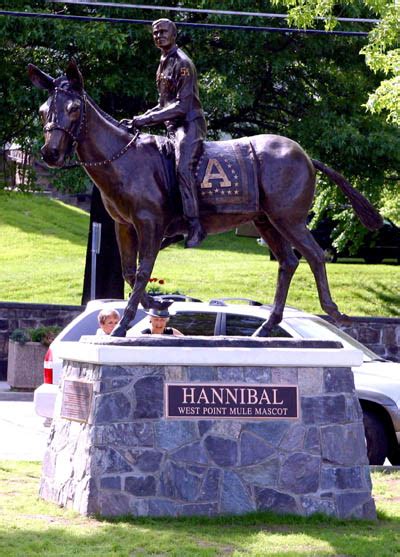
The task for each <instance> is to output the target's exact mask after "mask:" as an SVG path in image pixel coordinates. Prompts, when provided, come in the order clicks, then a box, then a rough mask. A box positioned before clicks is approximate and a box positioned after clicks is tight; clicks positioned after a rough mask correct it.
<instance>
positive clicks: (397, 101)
mask: <svg viewBox="0 0 400 557" xmlns="http://www.w3.org/2000/svg"><path fill="white" fill-rule="evenodd" d="M272 3H273V4H274V5H276V6H279V7H280V6H282V5H283V6H285V7H287V8H288V9H289V22H290V24H292V25H296V26H300V27H303V28H306V27H314V26H315V24H316V19H315V18H316V17H322V18H326V19H325V28H326V29H334V28H335V27H337V25H338V21H337V12H338V10H339V8H340V7H344V8H347V9H349V10H350V12H353V13H354V14H355V15H356V16H357V15H359V13H360V6H361V9H362V10H363V11H364V13H365V14H366V16H367V17H368V16H369V17H378V18H380V21H379V23H377V24H376V25H374V27H373V28H372V30H371V31H370V33H369V37H368V43H367V44H366V45H365V46H364V47H363V48H362V49H361V51H360V52H361V54H363V55H364V56H365V61H366V64H367V65H368V66H369V67H370V68H371V69H372V70H373V71H374V72H376V73H378V74H379V75H381V76H382V74H383V75H384V76H385V78H384V79H381V81H380V83H379V85H378V86H377V88H376V89H375V91H374V92H371V93H370V96H369V99H368V102H367V107H368V109H369V110H370V111H371V112H381V111H385V112H386V114H387V118H388V120H389V121H392V122H394V123H396V124H397V125H399V124H400V3H399V2H397V1H396V0H395V1H393V0H364V2H362V3H360V1H359V0H342V1H340V2H335V1H334V0H273V2H272ZM353 10H354V11H353ZM368 12H369V13H368Z"/></svg>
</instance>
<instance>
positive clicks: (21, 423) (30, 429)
mask: <svg viewBox="0 0 400 557" xmlns="http://www.w3.org/2000/svg"><path fill="white" fill-rule="evenodd" d="M0 431H1V444H0V460H42V459H43V455H44V452H45V449H46V444H47V437H48V435H49V431H50V428H49V427H45V426H44V418H40V417H39V416H37V415H36V414H35V411H34V409H33V393H26V392H13V391H10V389H9V386H8V385H7V383H5V382H3V381H0Z"/></svg>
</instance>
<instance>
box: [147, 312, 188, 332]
mask: <svg viewBox="0 0 400 557" xmlns="http://www.w3.org/2000/svg"><path fill="white" fill-rule="evenodd" d="M146 313H147V315H148V316H149V321H150V327H148V328H146V329H143V331H141V333H140V334H142V335H173V336H176V337H182V336H184V335H183V333H181V332H180V331H178V329H174V328H173V327H167V324H168V321H169V318H170V313H169V311H168V309H167V308H163V309H154V308H152V309H150V310H149V311H148V312H146Z"/></svg>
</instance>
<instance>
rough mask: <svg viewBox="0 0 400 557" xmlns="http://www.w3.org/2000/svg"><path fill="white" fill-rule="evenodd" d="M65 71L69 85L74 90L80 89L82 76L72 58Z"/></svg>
mask: <svg viewBox="0 0 400 557" xmlns="http://www.w3.org/2000/svg"><path fill="white" fill-rule="evenodd" d="M65 73H66V75H67V78H68V81H69V83H70V85H71V87H72V88H73V89H75V90H76V91H82V89H83V77H82V74H81V72H80V71H79V68H78V65H77V63H76V61H75V59H74V58H71V60H70V62H69V64H68V66H67V71H66V72H65Z"/></svg>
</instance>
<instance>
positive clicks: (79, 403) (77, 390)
mask: <svg viewBox="0 0 400 557" xmlns="http://www.w3.org/2000/svg"><path fill="white" fill-rule="evenodd" d="M92 396H93V383H90V382H89V381H81V380H71V379H66V380H65V381H64V386H63V391H62V402H61V417H62V418H66V419H67V420H74V421H77V422H87V421H88V418H89V412H90V406H91V402H92Z"/></svg>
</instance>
